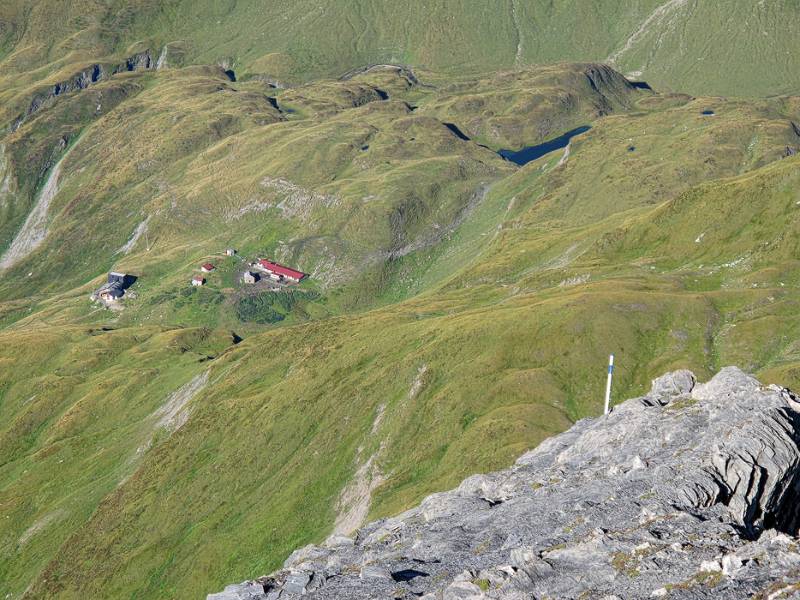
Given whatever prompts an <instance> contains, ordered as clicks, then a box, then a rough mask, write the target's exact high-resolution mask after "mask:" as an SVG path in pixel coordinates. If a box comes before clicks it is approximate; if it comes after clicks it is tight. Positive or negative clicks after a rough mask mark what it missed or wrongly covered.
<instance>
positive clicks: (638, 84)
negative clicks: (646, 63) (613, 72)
mask: <svg viewBox="0 0 800 600" xmlns="http://www.w3.org/2000/svg"><path fill="white" fill-rule="evenodd" d="M628 83H630V84H631V85H632V86H633V87H635V88H636V89H637V90H650V91H651V92H652V91H653V88H651V87H650V84H649V83H647V82H646V81H630V80H628Z"/></svg>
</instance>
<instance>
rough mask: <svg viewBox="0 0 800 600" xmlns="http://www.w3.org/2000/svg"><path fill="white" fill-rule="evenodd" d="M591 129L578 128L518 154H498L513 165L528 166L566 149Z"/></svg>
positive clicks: (512, 152)
mask: <svg viewBox="0 0 800 600" xmlns="http://www.w3.org/2000/svg"><path fill="white" fill-rule="evenodd" d="M590 129H591V127H590V126H588V125H582V126H581V127H576V128H575V129H573V130H572V131H568V132H567V133H565V134H564V135H560V136H558V137H557V138H554V139H552V140H548V141H546V142H543V143H541V144H538V145H536V146H528V147H527V148H523V149H522V150H517V151H516V152H515V151H513V150H500V151H499V152H498V154H499V155H500V156H502V157H503V158H505V159H506V160H510V161H511V162H513V163H516V164H518V165H520V166H522V165H527V164H528V163H529V162H531V161H532V160H536V159H537V158H541V157H542V156H544V155H545V154H547V153H549V152H552V151H553V150H558V149H559V148H565V147H566V146H567V144H569V141H570V140H571V139H572V138H573V137H575V136H576V135H580V134H581V133H585V132H587V131H589V130H590Z"/></svg>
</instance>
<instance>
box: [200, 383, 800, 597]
mask: <svg viewBox="0 0 800 600" xmlns="http://www.w3.org/2000/svg"><path fill="white" fill-rule="evenodd" d="M798 410H800V404H798V402H797V399H796V398H795V396H794V395H793V394H792V393H791V392H789V391H788V390H785V389H782V388H779V387H777V386H766V387H765V386H762V385H761V384H760V383H759V382H758V381H756V380H755V379H753V378H752V377H750V376H748V375H746V374H745V373H743V372H742V371H740V370H739V369H736V368H732V367H729V368H725V369H723V370H722V371H720V372H719V373H718V374H717V375H716V376H715V377H714V378H713V379H711V380H710V381H709V382H708V383H704V384H697V383H696V381H695V377H694V375H692V374H691V373H690V372H688V371H678V372H675V373H671V374H668V375H665V376H663V377H661V378H659V379H656V380H655V381H654V382H653V386H652V389H651V391H650V393H648V394H647V395H646V396H644V397H642V398H636V399H633V400H629V401H627V402H625V403H623V404H620V405H618V406H617V407H615V408H614V410H613V411H612V412H611V414H610V415H608V416H604V417H599V418H596V419H584V420H582V421H579V422H578V423H576V424H575V425H574V426H573V427H572V428H571V429H570V430H569V431H567V432H565V433H563V434H561V435H558V436H555V437H553V438H551V439H549V440H547V441H546V442H544V443H543V444H541V445H540V446H539V447H538V448H537V449H535V450H533V451H531V452H529V453H527V454H525V455H524V456H522V457H521V458H520V459H519V460H518V461H517V463H516V464H515V465H514V467H512V468H510V469H508V470H505V471H500V472H497V473H493V474H490V475H475V476H473V477H470V478H468V479H467V480H465V481H464V482H463V483H462V484H461V485H460V486H459V487H458V488H457V489H455V490H453V491H450V492H444V493H439V494H433V495H432V496H429V497H428V498H426V499H425V500H424V501H423V502H422V504H421V505H420V506H418V507H417V508H414V509H412V510H409V511H408V512H406V513H404V514H402V515H399V516H397V517H394V518H390V519H383V520H380V521H376V522H374V523H371V524H369V525H367V526H365V527H364V528H362V529H361V530H359V531H358V532H356V535H355V536H354V537H353V538H350V537H343V536H333V537H331V538H329V539H328V540H327V541H326V542H325V543H324V544H323V545H321V546H307V547H305V548H302V549H300V550H297V551H296V552H294V553H293V554H292V555H291V556H290V557H289V558H288V559H287V560H286V562H285V564H284V568H283V569H281V570H280V571H278V572H276V573H274V574H272V575H271V576H269V577H263V578H260V579H257V580H255V581H250V582H246V583H243V584H237V585H231V586H228V587H227V588H226V589H225V591H223V592H220V593H217V594H211V595H210V596H208V598H209V600H234V599H244V598H253V599H267V598H268V599H270V600H276V599H281V600H287V599H291V598H299V597H301V596H304V597H307V598H326V599H342V600H344V599H356V598H358V599H366V598H375V599H377V598H413V597H421V598H425V599H428V600H434V599H436V600H456V599H476V600H477V599H484V598H509V599H520V600H522V599H530V598H606V599H613V598H620V599H621V598H650V597H669V598H712V597H713V598H749V597H753V596H755V597H759V598H786V597H795V596H796V595H797V594H799V593H800V584H798V582H799V581H800V549H798V542H797V539H796V538H795V537H794V536H795V535H796V534H797V530H798V527H800V518H799V516H800V504H799V503H798V499H800V447H798V444H799V443H800V413H799V412H798Z"/></svg>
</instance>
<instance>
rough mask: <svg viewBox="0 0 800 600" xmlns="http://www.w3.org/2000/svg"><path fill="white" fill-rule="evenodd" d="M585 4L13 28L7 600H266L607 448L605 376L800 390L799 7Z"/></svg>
mask: <svg viewBox="0 0 800 600" xmlns="http://www.w3.org/2000/svg"><path fill="white" fill-rule="evenodd" d="M312 4H313V6H312ZM461 4H462V3H459V6H460V5H461ZM468 4H469V3H468ZM623 5H624V6H623ZM592 6H593V7H594V8H591V9H590V8H588V4H587V5H586V6H584V4H577V3H574V2H550V3H535V2H522V1H521V0H520V1H513V2H512V1H510V2H508V3H507V4H506V5H503V6H500V7H499V8H497V9H495V10H492V11H488V10H487V9H483V8H481V7H479V6H478V4H477V3H476V4H475V6H472V5H470V7H469V10H455V9H454V8H453V6H452V4H451V3H449V2H445V1H443V0H442V1H440V2H433V3H430V6H429V7H428V9H427V12H421V11H414V10H408V9H406V8H405V7H399V6H397V7H395V9H394V10H391V11H389V10H388V8H386V7H388V5H384V4H383V3H374V2H369V3H368V2H364V1H356V0H353V1H352V2H346V3H344V2H343V3H341V4H338V3H337V4H336V5H335V8H334V5H333V4H331V5H325V4H322V5H320V4H319V3H304V2H295V3H280V2H275V3H271V4H270V5H269V8H264V7H263V6H262V5H261V3H249V2H237V3H230V5H225V6H222V5H220V4H219V3H213V4H212V3H208V4H203V3H199V5H197V7H196V9H193V10H190V5H189V3H182V2H174V3H169V4H168V3H161V2H146V3H145V2H139V3H126V8H125V9H123V8H121V5H120V6H117V5H116V4H114V3H110V4H108V3H95V2H90V1H86V2H83V1H82V2H68V1H66V0H65V1H64V2H47V3H38V4H36V5H27V4H22V3H20V4H19V5H16V4H14V3H7V4H5V5H4V6H3V7H2V8H0V11H2V12H0V60H1V61H2V62H1V63H0V82H1V83H3V84H4V85H3V87H2V88H1V89H2V91H0V119H2V123H4V124H5V125H6V128H5V129H4V130H3V134H2V136H0V591H2V592H4V595H5V594H12V596H11V597H14V598H17V597H25V598H48V597H53V598H86V597H111V598H123V597H125V598H131V597H136V598H163V597H171V598H172V597H174V598H196V597H198V596H199V597H202V596H203V595H204V594H206V593H208V592H211V591H215V590H218V589H221V587H222V586H223V585H224V584H225V583H228V582H231V581H239V580H242V579H246V578H248V577H252V576H255V575H260V574H262V573H266V572H270V571H272V570H273V569H274V568H276V567H277V566H278V565H280V564H281V562H282V561H283V560H284V559H285V558H286V556H287V554H288V553H289V552H290V551H291V550H292V549H293V548H295V547H298V546H302V545H304V544H307V543H311V542H319V541H321V540H322V539H324V538H325V537H326V536H327V535H329V534H330V533H331V532H332V531H337V532H342V533H347V532H349V531H352V530H353V529H354V528H355V527H357V526H358V525H360V524H361V523H363V522H365V521H366V520H367V519H368V518H374V517H380V516H385V515H390V514H396V513H398V512H401V511H403V510H404V509H406V508H408V507H409V506H411V505H413V504H414V503H416V502H418V501H419V500H420V499H421V498H422V497H424V496H425V495H426V494H428V493H430V492H432V491H436V490H441V489H446V488H448V487H451V486H454V485H456V484H457V483H458V482H459V481H461V480H462V479H463V478H464V477H466V476H468V475H470V474H472V473H474V472H483V471H488V470H492V469H499V468H504V467H506V466H508V465H509V464H510V463H511V461H513V460H514V459H515V458H516V457H517V456H518V455H519V454H521V453H522V452H524V451H525V450H527V449H530V448H533V447H535V446H536V445H537V444H538V443H539V442H540V441H542V440H544V439H545V438H547V437H549V436H551V435H553V434H555V433H558V432H561V431H564V430H565V429H567V428H568V427H569V426H570V425H571V424H572V423H573V422H575V421H576V420H578V419H580V418H582V417H584V416H587V415H595V414H598V412H599V411H601V409H602V395H601V391H602V386H603V381H604V378H605V361H606V359H607V355H608V354H609V353H610V352H614V353H615V354H616V356H617V361H618V371H617V377H616V380H615V388H614V398H615V399H617V398H625V397H629V396H632V395H635V394H637V393H640V392H642V391H644V390H645V389H647V388H648V386H649V382H650V379H651V378H652V377H653V376H655V375H657V374H660V373H662V372H664V371H667V370H670V369H676V368H690V369H692V370H693V371H694V372H695V373H697V375H698V376H699V377H700V378H703V379H705V378H706V377H708V376H709V375H711V374H713V373H714V372H716V371H717V370H718V369H719V368H720V367H722V366H724V365H727V364H738V365H739V366H741V367H742V368H745V369H747V370H749V371H751V372H753V373H754V374H757V375H758V376H759V378H760V379H761V381H763V382H765V383H770V382H780V383H781V384H782V385H794V386H796V387H797V386H798V385H800V349H798V344H797V340H798V328H800V321H799V320H798V317H797V315H798V314H800V312H798V306H797V299H796V298H797V288H798V286H800V270H799V269H798V266H799V263H798V256H800V253H799V249H798V247H797V243H796V241H795V240H796V239H797V233H798V231H797V230H798V227H800V220H799V218H800V217H799V215H800V213H798V212H797V211H800V191H799V190H800V155H798V153H799V152H800V97H798V96H792V95H789V94H785V93H786V92H794V93H796V92H797V87H798V86H797V83H798V82H797V80H796V79H792V77H795V78H796V77H797V75H796V73H797V72H798V71H797V69H796V68H794V67H793V64H792V62H791V59H785V58H784V54H783V53H784V52H785V51H786V50H787V49H789V47H790V43H791V42H790V41H791V39H792V38H791V37H790V36H789V34H788V33H786V32H784V31H783V28H784V27H786V28H788V27H789V26H790V24H791V23H792V19H793V18H794V19H795V20H796V13H797V11H798V10H800V9H798V7H797V4H796V3H794V2H790V1H788V0H787V1H785V2H778V1H776V2H768V3H761V4H759V5H758V6H751V5H750V3H747V6H745V3H739V2H720V3H714V4H713V5H711V4H709V3H700V2H694V1H692V0H686V1H676V0H672V1H670V2H666V3H664V2H640V3H637V4H636V5H635V6H634V5H633V4H632V3H608V6H604V5H603V3H594V4H593V5H592ZM709 24H711V25H709ZM736 27H738V28H739V29H735V28H736ZM732 28H734V29H732ZM762 29H765V30H768V31H769V32H771V33H772V34H773V37H774V39H772V40H771V41H770V43H767V44H762V43H761V42H762V37H763V33H762ZM700 30H704V31H706V32H707V35H700V34H699V31H700ZM739 30H741V31H740V39H738V41H737V43H736V48H735V49H734V48H733V47H732V46H730V45H728V46H727V47H725V46H722V41H725V42H726V43H728V44H730V40H731V35H732V32H733V31H739ZM298 32H302V35H301V34H300V33H298ZM567 32H568V33H567ZM784 33H785V35H784ZM568 39H579V40H582V41H581V43H580V45H573V44H571V43H570V44H569V45H568V44H567V43H566V40H568ZM694 44H702V46H694ZM698 53H701V54H702V56H704V57H707V58H708V62H709V63H711V62H712V61H715V62H714V65H713V67H712V66H711V65H710V64H707V63H706V62H705V61H698V60H697V57H698V56H699V54H698ZM717 53H719V54H717ZM742 53H747V57H746V58H745V57H744V55H743V54H742ZM593 60H601V61H605V62H606V63H611V64H612V65H614V66H616V68H617V69H619V70H615V69H614V68H612V67H611V66H609V65H608V64H603V63H601V62H593ZM387 61H391V62H397V63H402V64H397V65H395V64H379V65H377V66H376V65H374V64H373V63H384V62H387ZM564 61H578V62H564ZM726 61H727V63H726ZM544 62H550V63H553V64H533V63H544ZM698 63H702V64H701V66H698ZM726 64H729V65H730V68H729V69H727V70H726V69H725V68H723V67H724V66H725V65H726ZM706 67H708V68H706ZM734 67H735V68H734ZM773 67H774V68H773ZM620 70H621V71H622V72H627V73H629V72H630V71H643V75H641V76H639V75H637V76H636V78H637V79H638V78H639V77H642V78H645V79H647V81H648V82H649V83H651V84H653V87H654V88H655V91H654V90H653V89H648V88H647V87H646V86H642V85H634V84H633V83H631V81H630V79H629V78H626V77H625V76H624V75H623V74H622V72H620ZM736 86H738V89H737V87H736ZM671 89H677V90H681V91H674V92H673V91H670V90H671ZM692 94H693V95H692ZM713 94H725V96H720V95H713ZM728 96H730V97H728ZM755 96H757V97H755ZM562 137H563V143H561V144H555V143H553V144H552V145H550V146H548V147H547V148H548V149H550V150H551V151H549V152H545V151H544V150H542V151H541V153H539V152H537V148H539V146H538V145H539V144H543V143H546V142H552V141H553V140H558V139H560V138H562ZM567 137H568V138H569V140H567ZM567 142H568V143H567ZM529 147H534V149H533V150H528V151H529V152H531V154H532V155H537V156H538V157H537V158H535V159H534V160H532V161H530V162H528V163H527V164H521V165H518V164H516V163H514V162H512V161H510V160H506V159H504V158H503V157H502V156H501V155H500V154H499V151H500V150H505V151H519V150H522V149H524V148H529ZM538 154H541V155H540V156H539V155H538ZM226 248H235V249H236V251H237V253H236V255H235V256H226V255H225V254H224V250H225V249H226ZM259 257H271V258H274V259H276V260H278V261H280V262H282V263H285V264H287V265H291V266H294V267H296V268H299V269H302V270H303V271H304V272H306V273H308V274H309V278H308V279H307V280H305V281H304V282H302V283H301V284H300V285H299V286H297V287H289V288H282V289H281V290H279V291H270V290H269V289H268V288H267V287H266V286H264V285H263V284H261V285H248V284H244V283H242V281H241V275H242V273H243V272H244V270H245V269H247V268H248V266H247V264H246V263H247V262H249V261H252V260H254V259H256V258H259ZM205 262H212V263H213V264H214V265H215V266H216V268H215V270H214V271H212V272H210V273H207V274H205V275H204V277H205V279H206V285H204V286H202V287H199V288H195V287H193V286H191V285H190V284H189V282H190V279H191V278H192V277H193V276H194V275H197V274H198V273H199V271H198V269H199V266H200V265H201V264H202V263H205ZM110 270H119V271H124V272H127V273H131V274H133V275H135V276H136V277H137V280H136V282H135V283H134V284H133V286H132V287H131V288H130V290H129V291H128V293H126V295H125V296H124V297H123V299H122V301H121V302H120V303H118V304H117V305H115V306H114V309H113V310H110V309H107V308H104V307H103V306H102V305H101V304H98V303H95V302H92V301H90V300H89V295H90V294H91V293H92V292H93V291H94V290H96V289H97V288H98V287H99V286H100V285H101V283H102V282H104V281H105V278H106V274H107V272H108V271H110Z"/></svg>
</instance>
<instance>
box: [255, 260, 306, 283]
mask: <svg viewBox="0 0 800 600" xmlns="http://www.w3.org/2000/svg"><path fill="white" fill-rule="evenodd" d="M258 262H259V263H261V266H262V267H264V268H265V269H266V270H267V271H269V272H271V273H275V274H277V275H283V276H284V277H292V278H293V279H297V280H298V281H299V280H300V279H302V278H303V277H305V276H306V274H305V273H303V272H302V271H295V270H294V269H290V268H289V267H284V266H283V265H279V264H278V263H274V262H272V261H270V260H267V259H265V258H262V259H261V260H260V261H258Z"/></svg>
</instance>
